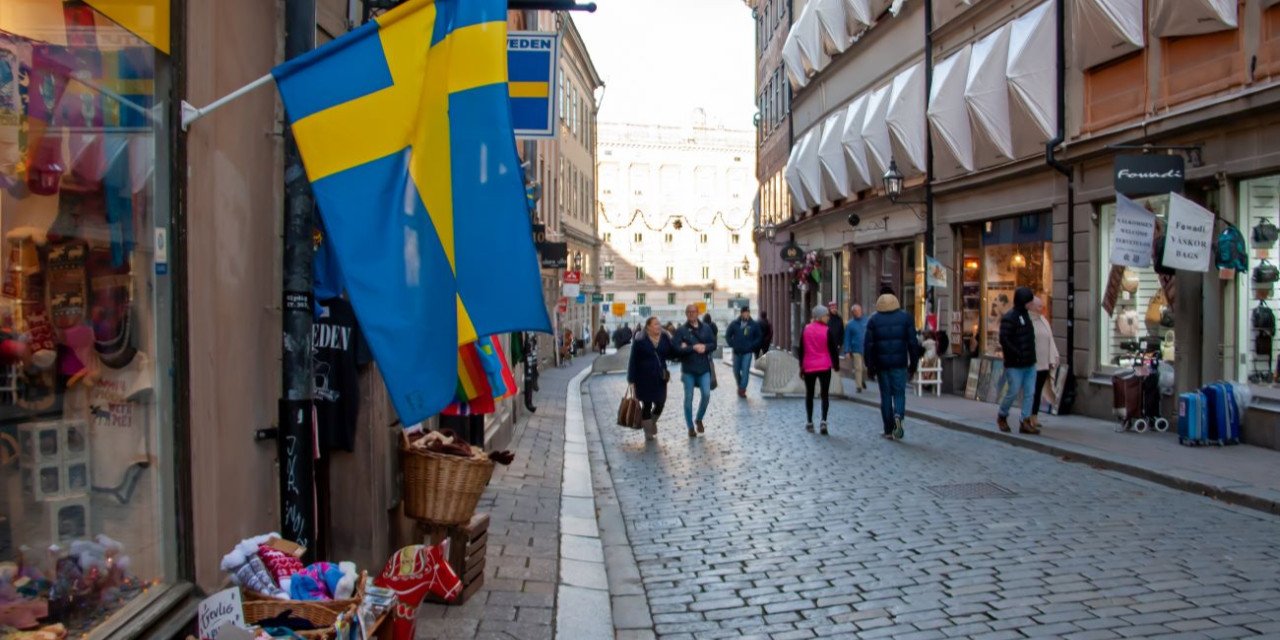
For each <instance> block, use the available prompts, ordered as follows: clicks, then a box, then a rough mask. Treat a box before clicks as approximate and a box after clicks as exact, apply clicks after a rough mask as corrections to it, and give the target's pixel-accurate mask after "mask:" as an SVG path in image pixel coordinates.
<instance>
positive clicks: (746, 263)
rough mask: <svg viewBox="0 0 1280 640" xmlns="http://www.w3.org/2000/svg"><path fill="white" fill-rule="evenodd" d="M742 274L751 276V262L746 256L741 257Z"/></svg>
mask: <svg viewBox="0 0 1280 640" xmlns="http://www.w3.org/2000/svg"><path fill="white" fill-rule="evenodd" d="M742 272H743V273H745V274H747V275H751V261H750V260H748V259H747V257H746V256H742Z"/></svg>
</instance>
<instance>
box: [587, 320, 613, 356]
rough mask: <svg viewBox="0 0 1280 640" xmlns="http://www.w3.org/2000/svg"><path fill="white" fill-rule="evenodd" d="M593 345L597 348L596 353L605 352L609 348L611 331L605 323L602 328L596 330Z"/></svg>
mask: <svg viewBox="0 0 1280 640" xmlns="http://www.w3.org/2000/svg"><path fill="white" fill-rule="evenodd" d="M591 346H593V347H595V348H596V353H600V354H604V352H605V350H606V349H608V348H609V332H608V331H606V330H605V328H604V325H600V330H599V331H597V332H596V337H595V340H593V341H592V343H591Z"/></svg>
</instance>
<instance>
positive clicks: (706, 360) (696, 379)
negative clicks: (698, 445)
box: [674, 304, 716, 438]
mask: <svg viewBox="0 0 1280 640" xmlns="http://www.w3.org/2000/svg"><path fill="white" fill-rule="evenodd" d="M684 315H685V318H686V319H687V321H686V322H685V323H684V324H682V325H680V327H679V328H678V329H676V332H675V340H674V344H675V347H676V354H677V355H678V356H679V358H680V361H681V362H680V379H681V381H682V382H684V422H685V426H686V427H687V428H688V429H689V437H690V438H696V437H698V434H699V433H704V432H705V431H706V428H705V427H704V426H703V424H702V419H703V418H704V417H705V416H706V415H707V405H708V404H710V403H711V367H713V366H715V363H714V362H713V361H712V360H711V354H712V353H715V350H716V331H715V329H714V328H713V327H712V326H711V325H709V324H707V323H706V322H703V321H701V320H699V319H698V307H697V306H696V305H692V304H691V305H689V306H687V307H685V309H684ZM694 387H697V388H698V390H699V392H700V393H701V397H700V400H699V403H698V417H697V418H696V419H695V418H694V416H693V389H694Z"/></svg>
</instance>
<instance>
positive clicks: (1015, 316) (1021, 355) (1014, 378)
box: [996, 287, 1040, 434]
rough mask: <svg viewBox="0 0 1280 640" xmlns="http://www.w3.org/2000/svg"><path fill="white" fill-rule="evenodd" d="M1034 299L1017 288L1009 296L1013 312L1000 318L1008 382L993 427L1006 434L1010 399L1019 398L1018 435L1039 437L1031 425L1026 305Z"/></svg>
mask: <svg viewBox="0 0 1280 640" xmlns="http://www.w3.org/2000/svg"><path fill="white" fill-rule="evenodd" d="M1034 297H1035V293H1034V292H1033V291H1031V289H1029V288H1027V287H1018V290H1017V291H1015V292H1014V294H1013V308H1012V309H1010V310H1009V311H1008V313H1005V314H1004V317H1002V318H1000V349H1001V351H1003V352H1004V375H1005V378H1006V379H1007V380H1008V381H1009V388H1008V389H1007V390H1006V391H1005V394H1004V398H1003V399H1001V400H1000V413H999V415H998V416H997V417H996V426H998V427H999V428H1000V430H1001V431H1009V409H1010V408H1012V406H1013V399H1014V398H1015V397H1017V396H1018V395H1021V396H1022V422H1021V423H1020V424H1019V425H1018V432H1019V433H1029V434H1036V433H1040V431H1039V430H1038V429H1036V426H1035V423H1033V422H1032V421H1031V411H1032V406H1033V403H1034V402H1035V401H1036V399H1035V398H1034V395H1035V388H1036V331H1035V326H1034V325H1033V324H1032V323H1031V315H1030V314H1029V313H1028V312H1027V305H1028V304H1030V303H1031V300H1032V299H1033V298H1034Z"/></svg>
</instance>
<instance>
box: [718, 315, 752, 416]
mask: <svg viewBox="0 0 1280 640" xmlns="http://www.w3.org/2000/svg"><path fill="white" fill-rule="evenodd" d="M725 339H726V340H727V341H728V343H729V348H730V349H733V379H734V380H736V381H737V383H738V397H739V398H745V397H747V382H748V381H750V380H751V356H752V355H754V354H755V352H756V350H757V349H759V348H760V325H758V324H756V321H755V320H752V319H751V309H750V308H749V307H747V306H746V305H743V307H742V309H741V310H740V311H739V312H738V317H737V318H735V319H734V321H733V322H730V323H729V330H728V332H727V333H726V334H725Z"/></svg>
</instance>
